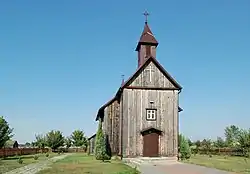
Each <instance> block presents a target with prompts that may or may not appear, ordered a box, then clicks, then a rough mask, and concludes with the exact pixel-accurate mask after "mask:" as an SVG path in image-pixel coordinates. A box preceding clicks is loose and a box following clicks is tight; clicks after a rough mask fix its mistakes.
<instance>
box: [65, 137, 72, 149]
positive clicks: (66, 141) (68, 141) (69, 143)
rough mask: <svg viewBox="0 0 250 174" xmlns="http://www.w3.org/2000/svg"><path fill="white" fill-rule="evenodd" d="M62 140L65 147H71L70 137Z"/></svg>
mask: <svg viewBox="0 0 250 174" xmlns="http://www.w3.org/2000/svg"><path fill="white" fill-rule="evenodd" d="M64 142H65V145H66V147H67V148H70V147H71V145H72V141H71V139H70V137H67V138H65V140H64Z"/></svg>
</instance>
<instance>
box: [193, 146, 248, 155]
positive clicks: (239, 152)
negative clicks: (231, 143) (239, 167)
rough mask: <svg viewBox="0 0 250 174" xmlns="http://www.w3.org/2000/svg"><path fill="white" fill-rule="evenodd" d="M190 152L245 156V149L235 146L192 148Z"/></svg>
mask: <svg viewBox="0 0 250 174" xmlns="http://www.w3.org/2000/svg"><path fill="white" fill-rule="evenodd" d="M192 153H194V154H196V153H199V154H211V155H229V156H245V155H246V153H247V149H246V150H244V149H236V148H211V149H206V148H195V149H192Z"/></svg>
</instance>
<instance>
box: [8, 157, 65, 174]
mask: <svg viewBox="0 0 250 174" xmlns="http://www.w3.org/2000/svg"><path fill="white" fill-rule="evenodd" d="M68 155H70V154H65V155H60V156H55V157H53V158H50V159H48V160H44V161H41V162H38V163H34V164H29V165H27V166H23V167H20V168H17V169H15V170H12V171H10V172H7V173H5V174H35V173H37V172H39V171H41V170H44V169H46V168H48V167H49V165H51V164H52V163H53V162H56V161H58V160H61V159H63V158H65V157H66V156H68Z"/></svg>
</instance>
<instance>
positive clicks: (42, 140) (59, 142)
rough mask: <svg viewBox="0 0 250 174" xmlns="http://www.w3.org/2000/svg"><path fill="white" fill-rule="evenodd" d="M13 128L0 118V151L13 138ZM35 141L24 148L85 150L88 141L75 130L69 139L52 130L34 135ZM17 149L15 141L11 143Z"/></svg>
mask: <svg viewBox="0 0 250 174" xmlns="http://www.w3.org/2000/svg"><path fill="white" fill-rule="evenodd" d="M13 135H14V134H13V128H11V127H10V126H9V124H8V122H7V121H6V120H5V119H4V118H3V116H1V117H0V149H1V148H3V147H5V146H6V145H7V144H8V143H9V141H11V138H12V137H13ZM35 137H36V140H35V141H34V142H32V143H28V142H27V143H26V146H33V147H39V148H45V147H50V148H51V149H52V151H55V150H57V149H58V148H59V147H66V148H70V147H71V146H75V147H83V148H85V149H86V148H87V145H88V141H87V137H86V136H85V134H84V132H83V131H82V130H75V131H73V132H72V134H71V135H70V136H69V137H64V136H63V134H62V132H61V131H59V130H52V131H50V132H48V133H47V134H45V135H42V134H39V135H36V136H35ZM14 146H15V147H18V144H17V141H15V142H14V143H13V147H14Z"/></svg>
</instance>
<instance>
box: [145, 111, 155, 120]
mask: <svg viewBox="0 0 250 174" xmlns="http://www.w3.org/2000/svg"><path fill="white" fill-rule="evenodd" d="M156 111H157V110H156V109H146V120H148V121H155V120H156Z"/></svg>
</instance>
